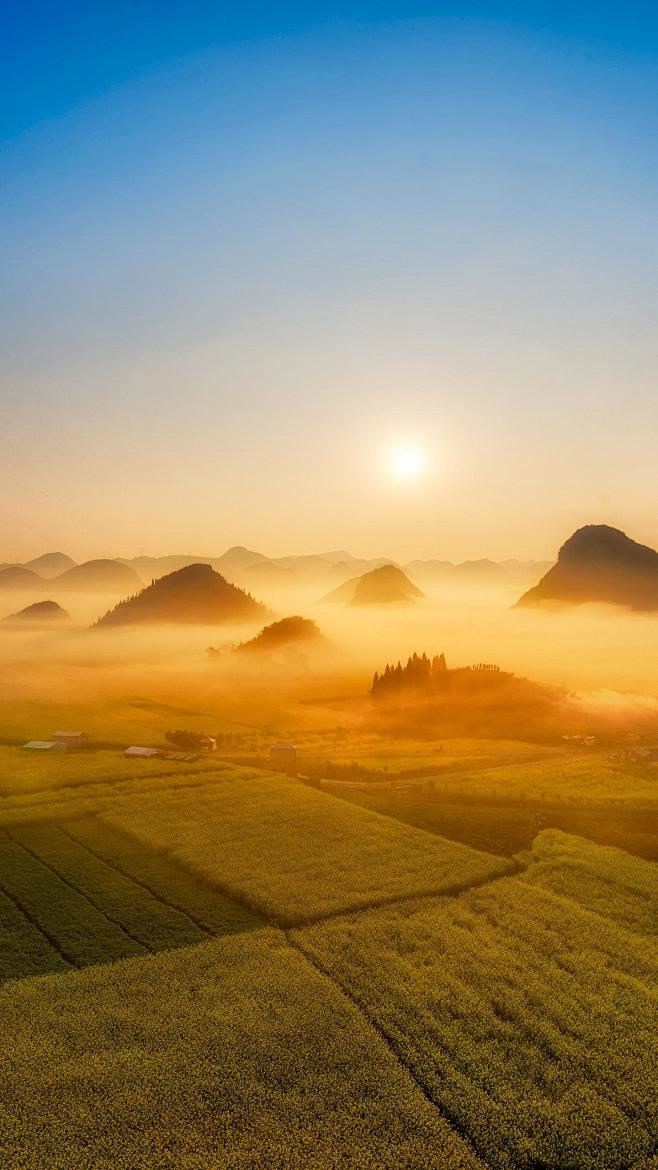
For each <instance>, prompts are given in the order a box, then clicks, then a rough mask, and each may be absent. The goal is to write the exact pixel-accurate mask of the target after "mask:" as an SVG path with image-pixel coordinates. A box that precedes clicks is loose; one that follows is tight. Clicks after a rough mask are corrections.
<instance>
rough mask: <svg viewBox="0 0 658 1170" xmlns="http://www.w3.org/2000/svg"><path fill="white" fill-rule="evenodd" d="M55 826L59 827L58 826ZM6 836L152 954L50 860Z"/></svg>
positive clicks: (13, 838) (150, 953)
mask: <svg viewBox="0 0 658 1170" xmlns="http://www.w3.org/2000/svg"><path fill="white" fill-rule="evenodd" d="M57 827H58V828H59V826H57ZM7 836H8V837H9V839H10V841H13V842H14V845H17V846H18V848H19V849H22V850H23V852H24V853H27V854H28V856H29V857H31V858H32V859H33V860H34V861H36V862H37V863H38V864H39V865H42V866H43V867H44V869H47V870H50V873H52V874H53V875H54V877H56V878H58V880H59V881H60V882H62V884H63V885H65V886H68V888H69V889H70V890H73V892H74V894H78V895H79V896H80V897H81V898H83V899H84V901H85V902H88V904H89V905H90V906H92V907H93V909H94V910H96V912H97V913H98V914H100V915H101V917H102V918H104V919H105V920H106V922H110V923H111V924H112V926H116V927H117V928H118V929H119V930H120V931H121V933H122V934H125V936H126V938H129V939H130V941H131V942H134V943H135V944H136V945H137V946H138V947H141V949H142V951H144V953H145V954H147V955H152V954H154V953H155V952H154V951H152V950H151V948H150V947H148V946H146V944H145V943H143V942H142V941H141V939H138V938H137V937H136V935H134V934H132V933H131V932H130V931H129V930H128V928H127V927H126V926H124V924H123V923H122V922H119V920H118V918H113V917H112V915H111V914H108V913H107V912H106V911H105V910H103V909H101V907H100V906H98V905H97V904H96V902H95V901H94V899H93V898H90V897H89V894H87V893H86V892H85V891H84V890H82V889H80V887H79V886H76V884H75V882H72V881H71V880H70V879H69V878H66V877H64V875H63V874H61V873H60V872H59V870H57V869H55V867H54V866H53V865H51V864H50V862H48V861H46V860H45V859H44V858H43V857H39V854H38V853H35V852H34V850H32V849H30V848H29V846H28V845H24V844H23V842H22V841H17V840H16V838H15V837H12V835H11V833H7Z"/></svg>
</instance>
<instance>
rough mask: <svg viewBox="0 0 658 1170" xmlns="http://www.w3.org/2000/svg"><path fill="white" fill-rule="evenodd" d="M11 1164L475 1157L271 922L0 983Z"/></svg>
mask: <svg viewBox="0 0 658 1170" xmlns="http://www.w3.org/2000/svg"><path fill="white" fill-rule="evenodd" d="M0 1012H1V1014H2V1020H3V1028H2V1035H1V1036H0V1100H1V1101H2V1102H3V1105H2V1126H1V1129H0V1164H2V1165H3V1166H7V1167H11V1170H92V1168H93V1170H140V1168H142V1167H149V1168H157V1170H174V1168H175V1170H200V1168H202V1167H203V1168H210V1167H213V1168H214V1167H217V1168H219V1167H221V1168H222V1170H288V1168H289V1167H298V1168H299V1170H302V1168H304V1170H347V1168H348V1167H354V1168H356V1167H358V1168H359V1170H381V1168H382V1167H390V1168H391V1170H393V1167H395V1168H396V1170H398V1168H399V1170H439V1168H442V1170H484V1168H483V1166H482V1163H481V1162H480V1161H479V1160H478V1159H477V1158H476V1157H475V1156H474V1155H473V1154H472V1152H471V1151H470V1150H469V1149H468V1147H467V1146H466V1145H465V1144H464V1143H463V1142H462V1141H461V1140H460V1138H459V1137H458V1135H457V1134H456V1133H455V1132H454V1130H453V1129H452V1128H451V1127H450V1125H449V1124H448V1123H447V1122H446V1121H445V1120H444V1119H443V1118H442V1117H441V1116H440V1115H439V1114H438V1113H437V1112H436V1110H435V1109H434V1108H433V1107H432V1105H431V1104H430V1103H429V1102H428V1101H427V1100H426V1099H425V1097H424V1095H423V1094H422V1092H421V1091H420V1089H419V1088H418V1086H417V1085H416V1084H415V1082H414V1080H413V1078H412V1077H411V1076H410V1074H408V1073H407V1072H405V1070H404V1069H403V1068H402V1066H401V1065H400V1063H399V1061H398V1060H396V1058H395V1056H394V1055H393V1053H392V1052H391V1051H390V1050H389V1048H388V1047H387V1046H386V1045H385V1044H383V1043H382V1042H381V1040H380V1039H379V1037H378V1036H377V1033H376V1032H375V1031H374V1030H373V1029H372V1028H371V1027H370V1026H369V1025H368V1023H367V1022H366V1021H365V1020H364V1019H363V1017H362V1015H361V1013H360V1012H359V1011H358V1009H357V1008H356V1007H354V1005H352V1004H351V1003H350V1002H349V1000H348V999H346V997H345V996H344V995H343V994H342V993H341V992H340V991H339V989H338V988H337V987H336V986H335V985H333V984H332V983H331V982H330V981H329V980H328V979H326V978H325V977H324V976H322V975H320V974H319V973H318V972H317V971H316V970H315V969H314V967H313V965H312V964H310V963H309V962H308V961H307V960H306V959H305V958H304V957H303V956H302V955H301V954H300V953H299V952H298V951H297V950H296V949H295V948H293V947H291V946H290V945H288V943H287V942H286V940H285V937H284V936H283V935H282V934H281V933H280V932H278V931H273V930H265V931H258V932H257V933H256V934H251V935H248V936H245V935H242V936H240V937H233V938H230V939H221V940H218V941H215V942H209V943H206V944H204V945H202V946H199V947H193V948H187V949H185V950H178V951H172V952H170V953H169V954H164V955H156V956H152V957H150V958H147V959H137V960H133V961H131V962H127V963H121V964H119V965H117V966H108V967H99V968H92V969H88V970H87V971H84V972H72V973H70V974H68V975H62V976H54V977H50V978H48V979H36V980H35V979H28V980H24V981H23V982H21V983H12V984H7V985H6V986H5V988H4V989H0Z"/></svg>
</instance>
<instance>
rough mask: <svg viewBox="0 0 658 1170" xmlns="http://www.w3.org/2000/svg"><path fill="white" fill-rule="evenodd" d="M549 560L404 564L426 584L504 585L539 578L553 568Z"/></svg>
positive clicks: (407, 569) (415, 562)
mask: <svg viewBox="0 0 658 1170" xmlns="http://www.w3.org/2000/svg"><path fill="white" fill-rule="evenodd" d="M550 566H551V562H550V561H518V560H514V559H512V560H507V561H500V562H499V561H492V560H489V559H488V558H486V557H483V558H481V559H480V560H476V561H462V562H461V563H460V564H457V565H455V564H453V562H452V561H438V560H430V561H409V563H408V564H406V565H405V566H404V570H405V572H406V573H409V574H410V575H411V576H412V577H415V578H417V579H418V580H419V581H422V582H423V583H425V582H426V583H427V584H428V585H429V584H433V583H434V582H436V583H437V584H454V585H479V584H483V585H489V584H491V585H495V584H501V585H504V584H505V583H506V582H507V583H510V584H514V583H515V582H516V583H517V584H519V585H521V584H524V583H525V582H526V581H527V582H530V581H533V580H534V581H536V580H537V576H538V575H539V574H541V573H545V572H546V570H547V569H548V568H550Z"/></svg>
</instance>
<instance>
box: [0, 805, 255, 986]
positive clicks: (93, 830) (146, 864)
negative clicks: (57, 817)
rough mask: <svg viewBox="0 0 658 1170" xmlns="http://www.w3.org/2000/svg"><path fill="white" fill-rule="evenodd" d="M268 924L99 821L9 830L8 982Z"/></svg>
mask: <svg viewBox="0 0 658 1170" xmlns="http://www.w3.org/2000/svg"><path fill="white" fill-rule="evenodd" d="M258 925H260V920H259V919H258V918H257V917H256V916H255V915H254V914H253V912H251V911H249V910H246V909H245V908H244V907H242V906H240V905H238V904H236V903H235V902H234V901H233V900H230V899H227V898H225V897H222V895H221V894H219V893H218V892H217V891H215V890H212V889H210V888H208V887H206V886H204V885H203V884H202V883H201V882H199V881H197V880H195V879H194V878H193V877H192V876H191V875H190V874H189V873H186V872H185V871H184V870H178V869H176V868H175V867H173V866H172V865H171V864H170V863H168V862H167V861H165V859H164V858H162V857H158V856H150V855H149V853H148V851H147V850H145V849H143V848H141V847H140V846H138V845H137V844H136V843H135V841H134V840H132V839H130V838H125V837H122V836H121V835H120V834H117V833H116V832H113V831H111V830H107V829H105V828H103V827H101V826H100V825H98V824H97V823H96V822H94V821H79V822H75V823H74V824H72V825H70V826H69V827H68V828H66V827H61V826H58V825H55V824H48V823H46V822H43V823H36V824H32V825H21V826H17V827H14V828H13V829H12V830H11V832H10V833H7V832H6V833H3V834H1V835H0V979H16V978H22V977H24V976H26V975H34V974H44V973H46V972H50V971H57V970H62V969H66V968H67V967H69V966H73V967H82V966H88V965H90V964H94V963H106V962H112V961H115V960H117V959H124V958H129V957H131V956H134V955H140V954H144V953H145V952H148V951H160V950H166V949H169V948H173V947H183V946H188V945H190V944H192V943H196V942H200V941H202V940H203V939H205V938H207V937H208V936H209V935H211V934H221V933H233V932H236V931H241V930H248V929H252V928H253V927H254V926H258Z"/></svg>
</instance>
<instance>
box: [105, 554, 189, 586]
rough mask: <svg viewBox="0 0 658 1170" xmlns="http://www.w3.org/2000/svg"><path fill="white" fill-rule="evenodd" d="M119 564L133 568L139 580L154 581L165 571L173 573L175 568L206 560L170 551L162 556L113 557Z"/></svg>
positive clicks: (164, 575)
mask: <svg viewBox="0 0 658 1170" xmlns="http://www.w3.org/2000/svg"><path fill="white" fill-rule="evenodd" d="M115 559H116V560H117V561H118V562H119V564H120V565H127V566H128V568H129V569H134V571H135V572H136V573H137V576H138V577H139V578H140V581H154V580H156V579H157V578H158V577H166V576H167V573H174V572H175V571H176V569H184V568H185V566H186V565H198V564H199V562H200V561H206V560H208V558H207V557H203V556H191V555H190V556H186V555H185V554H184V553H172V554H170V555H169V556H164V557H144V556H142V557H132V558H131V559H130V560H127V559H126V558H125V557H116V558H115Z"/></svg>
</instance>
